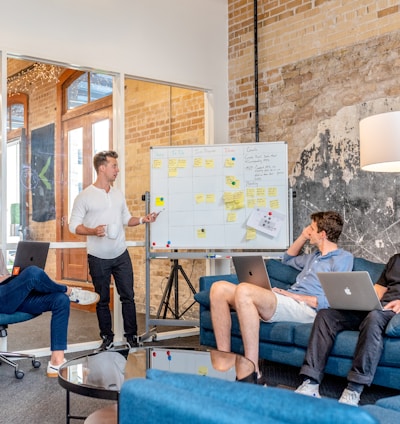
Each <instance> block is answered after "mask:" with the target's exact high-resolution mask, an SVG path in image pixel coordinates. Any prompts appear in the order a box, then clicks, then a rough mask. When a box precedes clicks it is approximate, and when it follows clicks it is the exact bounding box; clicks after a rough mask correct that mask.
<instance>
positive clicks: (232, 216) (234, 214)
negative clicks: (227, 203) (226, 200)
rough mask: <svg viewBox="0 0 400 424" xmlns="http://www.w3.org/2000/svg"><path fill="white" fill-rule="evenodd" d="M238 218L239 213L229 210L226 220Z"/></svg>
mask: <svg viewBox="0 0 400 424" xmlns="http://www.w3.org/2000/svg"><path fill="white" fill-rule="evenodd" d="M236 218H237V215H236V213H235V212H229V213H228V215H227V217H226V220H227V221H228V222H236Z"/></svg>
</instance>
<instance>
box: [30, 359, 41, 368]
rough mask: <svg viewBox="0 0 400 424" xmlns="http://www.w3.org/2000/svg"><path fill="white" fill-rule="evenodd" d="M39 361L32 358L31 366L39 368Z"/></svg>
mask: <svg viewBox="0 0 400 424" xmlns="http://www.w3.org/2000/svg"><path fill="white" fill-rule="evenodd" d="M40 365H42V364H41V362H40V361H38V360H37V359H32V366H33V368H40Z"/></svg>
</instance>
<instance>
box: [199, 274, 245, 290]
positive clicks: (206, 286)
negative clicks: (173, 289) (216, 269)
mask: <svg viewBox="0 0 400 424" xmlns="http://www.w3.org/2000/svg"><path fill="white" fill-rule="evenodd" d="M220 280H225V281H229V282H230V283H234V284H239V281H238V279H237V277H236V274H225V275H206V276H203V277H200V279H199V291H202V290H210V288H211V286H212V284H213V283H215V282H216V281H220Z"/></svg>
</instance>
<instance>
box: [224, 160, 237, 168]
mask: <svg viewBox="0 0 400 424" xmlns="http://www.w3.org/2000/svg"><path fill="white" fill-rule="evenodd" d="M234 166H235V161H234V160H232V159H225V168H233V167H234Z"/></svg>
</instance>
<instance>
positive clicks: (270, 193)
mask: <svg viewBox="0 0 400 424" xmlns="http://www.w3.org/2000/svg"><path fill="white" fill-rule="evenodd" d="M277 195H278V189H277V188H276V187H270V188H269V189H268V196H269V197H276V196H277Z"/></svg>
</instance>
